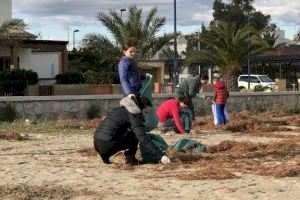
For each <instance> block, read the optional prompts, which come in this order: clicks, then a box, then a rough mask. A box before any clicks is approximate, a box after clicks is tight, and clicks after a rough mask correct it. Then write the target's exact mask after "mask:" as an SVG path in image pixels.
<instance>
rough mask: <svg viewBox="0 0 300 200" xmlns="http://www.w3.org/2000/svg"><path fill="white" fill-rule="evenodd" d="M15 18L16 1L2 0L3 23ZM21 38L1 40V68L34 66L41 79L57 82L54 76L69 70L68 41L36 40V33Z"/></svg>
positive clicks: (0, 15)
mask: <svg viewBox="0 0 300 200" xmlns="http://www.w3.org/2000/svg"><path fill="white" fill-rule="evenodd" d="M7 19H12V0H1V1H0V23H2V22H3V21H4V20H7ZM16 37H17V38H18V41H17V42H14V43H12V42H11V41H8V40H5V39H2V40H0V71H3V70H6V69H17V68H20V69H31V70H32V71H35V72H37V73H38V76H39V79H40V82H41V81H42V82H43V81H47V82H48V81H50V82H51V83H52V82H54V80H55V79H54V77H55V76H56V75H57V74H59V73H62V72H65V71H67V69H68V52H67V49H66V45H67V44H68V42H67V41H52V40H36V36H35V35H33V34H31V33H28V32H22V33H18V34H17V36H16Z"/></svg>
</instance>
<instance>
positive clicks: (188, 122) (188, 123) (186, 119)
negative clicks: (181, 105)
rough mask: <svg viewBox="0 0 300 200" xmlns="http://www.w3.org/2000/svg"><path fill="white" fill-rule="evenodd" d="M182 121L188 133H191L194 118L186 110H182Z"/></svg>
mask: <svg viewBox="0 0 300 200" xmlns="http://www.w3.org/2000/svg"><path fill="white" fill-rule="evenodd" d="M180 120H181V123H182V125H183V127H184V130H185V132H186V133H190V131H191V129H192V117H191V115H190V113H189V112H188V111H186V110H180Z"/></svg>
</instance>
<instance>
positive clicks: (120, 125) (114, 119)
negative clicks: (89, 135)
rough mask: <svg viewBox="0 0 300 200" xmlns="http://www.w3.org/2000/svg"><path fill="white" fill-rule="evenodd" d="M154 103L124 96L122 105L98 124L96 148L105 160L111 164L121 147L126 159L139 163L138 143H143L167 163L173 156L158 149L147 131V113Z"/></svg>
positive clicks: (128, 161)
mask: <svg viewBox="0 0 300 200" xmlns="http://www.w3.org/2000/svg"><path fill="white" fill-rule="evenodd" d="M151 106H152V105H151V102H150V101H149V99H147V98H146V97H132V98H130V97H125V98H123V99H122V100H121V101H120V107H117V108H114V109H113V110H112V111H111V112H110V113H109V114H108V116H107V117H106V118H105V120H104V121H103V122H102V123H101V124H100V125H99V127H98V128H97V129H96V131H95V134H94V147H95V150H96V151H97V152H98V154H99V155H100V157H101V159H102V160H103V162H104V163H106V164H110V161H109V158H110V157H111V156H112V155H114V154H115V153H117V152H118V151H121V150H126V151H125V152H124V155H125V162H126V163H128V164H131V165H136V164H139V163H140V162H139V161H138V160H137V159H136V158H135V154H136V151H137V147H138V144H139V143H140V145H143V146H144V147H145V148H147V149H148V151H149V152H151V153H153V154H154V155H156V156H157V158H158V160H161V162H162V163H164V164H167V163H169V162H170V159H169V158H168V157H167V156H166V155H165V152H162V151H161V150H160V149H158V148H157V147H156V146H155V145H154V144H153V142H152V140H151V138H150V136H149V135H147V134H146V128H145V125H144V121H145V119H144V115H145V114H146V113H147V112H149V111H150V109H151Z"/></svg>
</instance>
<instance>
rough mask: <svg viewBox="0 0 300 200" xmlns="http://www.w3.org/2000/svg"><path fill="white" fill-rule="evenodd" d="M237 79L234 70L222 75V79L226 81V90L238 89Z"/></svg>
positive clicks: (233, 90) (234, 90)
mask: <svg viewBox="0 0 300 200" xmlns="http://www.w3.org/2000/svg"><path fill="white" fill-rule="evenodd" d="M237 79H238V73H236V72H235V73H230V74H225V75H224V81H225V83H226V86H227V89H228V91H231V92H236V91H239V88H238V82H237Z"/></svg>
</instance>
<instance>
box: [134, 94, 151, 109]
mask: <svg viewBox="0 0 300 200" xmlns="http://www.w3.org/2000/svg"><path fill="white" fill-rule="evenodd" d="M134 101H135V102H136V104H137V105H138V106H139V108H140V109H143V108H146V107H147V106H150V107H152V103H151V101H150V100H149V99H148V98H147V97H144V96H136V97H135V98H134Z"/></svg>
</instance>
